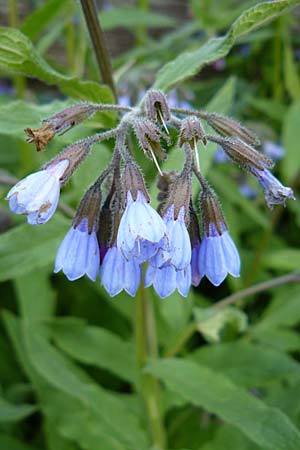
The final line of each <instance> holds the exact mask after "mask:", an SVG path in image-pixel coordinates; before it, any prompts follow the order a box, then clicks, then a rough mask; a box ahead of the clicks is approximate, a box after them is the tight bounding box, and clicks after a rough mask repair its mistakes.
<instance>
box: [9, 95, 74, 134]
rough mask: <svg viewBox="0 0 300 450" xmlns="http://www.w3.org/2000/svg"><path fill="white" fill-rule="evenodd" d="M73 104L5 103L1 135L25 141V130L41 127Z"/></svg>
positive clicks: (58, 102)
mask: <svg viewBox="0 0 300 450" xmlns="http://www.w3.org/2000/svg"><path fill="white" fill-rule="evenodd" d="M71 104H72V102H70V101H68V102H66V101H63V102H62V101H54V102H51V103H47V104H45V105H35V104H33V103H29V102H27V101H26V102H25V101H23V100H16V101H12V102H7V103H3V104H2V105H0V134H3V135H9V136H11V135H14V136H18V137H21V138H22V139H23V140H25V133H24V128H27V127H28V126H30V127H31V128H35V126H37V127H39V126H41V121H42V120H43V119H45V118H46V117H49V116H51V115H53V114H55V113H57V112H58V111H61V110H63V109H65V108H67V107H68V106H70V105H71Z"/></svg>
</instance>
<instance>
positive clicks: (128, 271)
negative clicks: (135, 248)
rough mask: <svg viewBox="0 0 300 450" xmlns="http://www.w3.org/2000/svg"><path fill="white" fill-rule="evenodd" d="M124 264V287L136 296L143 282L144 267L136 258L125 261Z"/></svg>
mask: <svg viewBox="0 0 300 450" xmlns="http://www.w3.org/2000/svg"><path fill="white" fill-rule="evenodd" d="M124 264H125V266H124V289H125V291H126V292H127V293H128V294H129V295H131V297H134V296H135V294H136V291H137V290H138V287H139V285H140V282H141V278H142V268H141V266H140V265H139V264H138V263H137V261H135V260H134V259H133V260H130V261H125V263H124Z"/></svg>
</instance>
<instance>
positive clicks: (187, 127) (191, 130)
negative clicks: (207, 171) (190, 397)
mask: <svg viewBox="0 0 300 450" xmlns="http://www.w3.org/2000/svg"><path fill="white" fill-rule="evenodd" d="M197 141H202V142H203V144H204V145H206V144H207V140H206V136H205V133H204V130H203V128H202V126H201V123H200V120H199V119H198V118H197V117H194V116H191V117H186V118H185V119H183V120H182V122H181V128H180V133H179V140H178V145H179V147H182V146H183V144H184V143H188V144H190V146H191V147H194V146H195V143H197Z"/></svg>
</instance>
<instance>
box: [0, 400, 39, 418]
mask: <svg viewBox="0 0 300 450" xmlns="http://www.w3.org/2000/svg"><path fill="white" fill-rule="evenodd" d="M36 410H37V408H36V406H34V405H26V404H24V405H14V404H13V403H9V402H7V401H6V400H4V398H1V397H0V423H6V422H18V421H19V420H23V419H25V418H26V417H28V416H30V415H31V414H33V413H34V412H35V411H36Z"/></svg>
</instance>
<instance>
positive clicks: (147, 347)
mask: <svg viewBox="0 0 300 450" xmlns="http://www.w3.org/2000/svg"><path fill="white" fill-rule="evenodd" d="M157 356H158V349H157V338H156V326H155V316H154V312H153V307H152V304H151V299H149V298H148V296H147V293H146V291H145V288H144V286H142V285H141V287H140V289H139V291H138V295H137V298H136V358H137V370H138V375H139V376H138V380H139V381H138V388H139V391H140V394H141V397H142V400H143V402H144V404H145V407H146V411H147V415H148V421H149V427H150V431H151V435H152V443H153V446H154V447H155V448H157V449H159V450H162V449H165V448H166V436H165V430H164V426H163V418H162V414H161V407H160V385H159V382H158V380H157V379H156V378H154V377H153V376H152V375H149V374H145V373H143V368H144V365H145V363H146V362H147V360H148V358H157Z"/></svg>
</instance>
